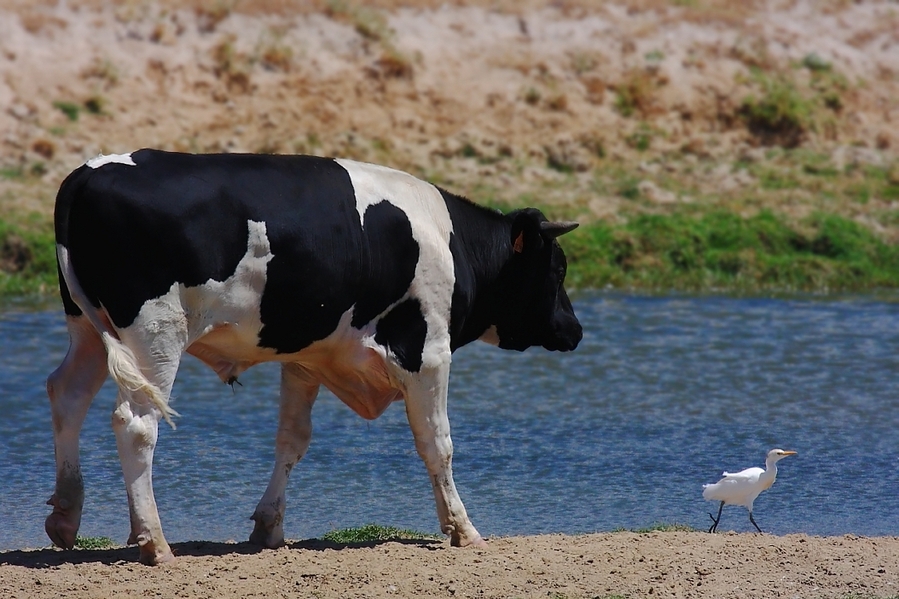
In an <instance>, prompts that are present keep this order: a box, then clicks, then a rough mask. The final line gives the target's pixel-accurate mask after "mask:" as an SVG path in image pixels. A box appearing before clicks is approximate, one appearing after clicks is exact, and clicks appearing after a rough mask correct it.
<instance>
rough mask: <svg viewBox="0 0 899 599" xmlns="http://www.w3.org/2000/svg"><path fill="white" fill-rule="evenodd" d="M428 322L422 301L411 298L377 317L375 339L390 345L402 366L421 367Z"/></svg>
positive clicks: (410, 370) (413, 369)
mask: <svg viewBox="0 0 899 599" xmlns="http://www.w3.org/2000/svg"><path fill="white" fill-rule="evenodd" d="M427 334H428V324H427V322H425V317H424V315H423V314H422V312H421V303H420V302H419V301H418V300H417V299H415V298H409V299H407V300H404V301H402V302H400V303H399V304H397V305H396V306H394V307H393V308H392V309H391V310H390V312H388V313H387V315H386V316H384V318H382V319H381V320H380V321H378V325H377V327H376V332H375V342H377V343H378V344H379V345H384V346H386V347H387V348H389V349H390V351H391V352H392V353H393V355H394V356H396V359H397V361H398V362H399V363H400V366H402V367H403V368H405V369H406V370H408V371H409V372H418V371H420V370H421V365H422V354H423V353H424V347H425V337H426V336H427Z"/></svg>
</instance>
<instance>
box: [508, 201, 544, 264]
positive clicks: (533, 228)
mask: <svg viewBox="0 0 899 599" xmlns="http://www.w3.org/2000/svg"><path fill="white" fill-rule="evenodd" d="M538 215H539V212H537V211H536V210H533V209H531V208H526V209H524V210H521V211H519V212H518V213H517V214H516V215H515V218H514V219H513V220H512V239H511V241H512V250H513V251H514V252H515V253H516V254H522V253H524V252H526V251H527V252H530V251H533V250H537V249H540V248H541V247H543V239H542V237H541V235H540V220H541V219H540V218H539V217H538Z"/></svg>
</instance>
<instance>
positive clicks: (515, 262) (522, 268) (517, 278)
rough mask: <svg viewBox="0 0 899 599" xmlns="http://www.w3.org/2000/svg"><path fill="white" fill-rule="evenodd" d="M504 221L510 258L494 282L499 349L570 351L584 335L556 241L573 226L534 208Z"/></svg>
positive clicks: (563, 256)
mask: <svg viewBox="0 0 899 599" xmlns="http://www.w3.org/2000/svg"><path fill="white" fill-rule="evenodd" d="M507 218H508V219H509V220H510V222H511V233H510V239H509V242H510V244H511V247H512V254H511V258H510V259H509V260H508V262H507V263H506V265H505V266H504V267H503V270H502V272H501V273H500V276H499V279H498V280H497V292H498V293H497V295H498V299H499V302H498V305H497V306H495V325H496V333H497V336H498V337H499V346H500V347H502V348H504V349H515V350H518V351H524V350H525V349H527V348H529V347H532V346H542V347H544V348H546V349H548V350H552V351H571V350H573V349H574V348H576V347H577V344H578V343H579V342H580V340H581V336H582V330H581V324H580V323H579V322H578V319H577V316H575V315H574V309H573V308H572V307H571V300H569V299H568V294H567V293H565V288H564V287H563V286H562V284H563V283H564V281H565V271H566V269H567V266H568V264H567V262H566V260H565V254H564V253H563V252H562V248H561V246H559V242H558V241H556V237H558V236H559V235H562V234H564V233H568V232H569V231H571V230H573V229H574V228H575V227H577V223H574V222H570V223H556V222H550V221H547V220H546V217H545V216H543V214H542V213H541V212H540V211H539V210H536V209H534V208H525V209H523V210H516V211H514V212H511V213H510V214H509V215H508V216H507Z"/></svg>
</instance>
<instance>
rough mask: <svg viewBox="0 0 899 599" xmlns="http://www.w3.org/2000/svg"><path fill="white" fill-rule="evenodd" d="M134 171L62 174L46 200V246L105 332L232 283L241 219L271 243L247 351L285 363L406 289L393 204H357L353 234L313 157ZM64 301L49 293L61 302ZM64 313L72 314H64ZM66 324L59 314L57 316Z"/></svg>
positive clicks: (337, 180)
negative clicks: (255, 329) (52, 228)
mask: <svg viewBox="0 0 899 599" xmlns="http://www.w3.org/2000/svg"><path fill="white" fill-rule="evenodd" d="M131 157H132V159H133V160H134V162H135V164H136V166H131V165H125V164H118V163H110V164H106V165H104V166H102V167H100V168H98V169H91V168H90V167H82V168H80V169H78V170H77V171H75V172H74V173H72V175H70V177H69V178H68V179H67V182H66V183H64V185H63V188H61V190H60V193H59V196H58V198H57V218H56V225H57V239H58V240H59V241H60V243H63V244H64V245H65V246H66V247H68V249H69V253H70V255H71V257H72V264H73V267H74V269H75V274H76V276H77V277H78V279H79V281H80V282H81V286H82V288H83V289H84V291H85V294H86V295H87V297H88V299H89V300H90V301H91V303H92V304H93V305H94V306H100V305H102V306H103V307H104V308H106V310H107V311H108V312H109V314H110V317H111V318H112V321H113V323H114V324H115V325H116V326H117V327H127V326H129V325H130V324H131V323H133V322H134V319H135V318H136V317H137V314H138V313H139V311H140V309H141V307H142V306H143V305H144V303H145V302H147V301H148V300H150V299H153V298H156V297H159V296H161V295H163V294H164V293H166V292H168V291H169V289H171V287H172V285H173V284H174V283H181V284H184V285H185V286H188V287H191V286H197V285H201V284H204V283H206V282H207V281H209V280H210V279H212V280H215V281H223V280H225V279H227V278H228V277H230V276H232V275H233V274H234V272H235V269H236V266H237V264H238V263H239V262H240V260H241V259H242V258H243V257H244V255H245V254H246V252H247V237H248V233H249V229H248V221H255V222H262V223H265V227H266V235H267V237H268V240H269V243H270V245H271V251H272V255H273V257H272V259H271V260H270V261H269V263H268V268H267V273H266V276H267V279H266V287H265V289H264V291H263V295H262V300H261V305H260V311H261V318H262V323H263V327H262V330H261V331H260V343H259V344H260V346H263V347H269V348H273V349H275V350H276V351H277V352H279V353H290V352H296V351H299V350H301V349H303V348H304V347H307V346H308V345H309V344H311V343H313V342H314V341H316V340H319V339H323V338H325V337H327V336H328V335H329V334H331V333H332V332H333V331H334V330H335V328H336V327H337V324H338V322H339V319H340V317H341V315H343V314H344V313H345V312H346V311H347V310H349V309H350V308H351V307H352V306H353V305H354V304H357V303H358V304H359V308H360V309H359V311H358V314H356V315H355V317H354V319H353V322H354V323H357V324H359V323H362V324H364V322H363V321H366V322H367V321H368V320H371V319H372V318H374V317H375V316H377V315H379V314H381V313H383V312H384V311H385V310H387V308H388V307H389V306H390V305H392V304H393V303H395V302H397V301H398V300H399V299H400V298H401V297H402V296H403V294H404V293H405V292H406V291H407V290H408V288H409V286H410V284H411V282H412V278H413V276H414V273H415V265H416V263H417V262H418V257H419V248H418V244H417V243H416V242H415V240H414V239H413V237H412V228H411V224H410V223H409V219H408V217H407V216H406V215H405V214H404V213H403V212H402V211H401V210H399V209H398V208H396V206H394V205H392V204H390V203H389V200H390V198H385V199H386V200H388V202H381V203H378V204H375V205H373V206H369V208H368V210H367V211H366V215H365V221H366V222H365V224H366V227H365V229H363V226H362V223H360V222H359V214H358V212H357V211H356V197H355V191H354V189H353V185H352V182H351V180H350V176H349V173H347V171H346V169H344V168H343V167H342V166H340V164H338V163H337V162H336V161H334V160H332V159H329V158H320V157H313V156H276V155H252V154H205V155H190V154H179V153H171V152H160V151H157V150H140V151H138V152H134V153H133V154H132V155H131ZM67 295H68V293H67V291H66V290H65V289H64V288H63V300H64V301H65V300H66V297H67ZM69 303H70V302H66V305H67V311H69V310H70V309H71V310H72V311H74V310H76V309H77V306H75V305H74V303H72V304H71V306H69ZM70 313H72V312H70Z"/></svg>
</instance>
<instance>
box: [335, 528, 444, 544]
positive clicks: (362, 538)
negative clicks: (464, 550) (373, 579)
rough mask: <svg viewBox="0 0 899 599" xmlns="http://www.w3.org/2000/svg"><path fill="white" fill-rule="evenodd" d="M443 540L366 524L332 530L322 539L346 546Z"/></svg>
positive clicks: (434, 536) (400, 529) (420, 533)
mask: <svg viewBox="0 0 899 599" xmlns="http://www.w3.org/2000/svg"><path fill="white" fill-rule="evenodd" d="M442 538H443V537H442V536H438V535H433V534H428V533H423V532H418V531H414V530H407V529H402V528H395V527H393V526H381V525H379V524H366V525H364V526H359V527H356V528H343V529H339V530H332V531H331V532H328V533H325V534H324V535H322V537H321V539H322V540H323V541H330V542H332V543H340V544H346V545H352V544H356V543H371V542H373V541H402V540H412V541H432V540H440V539H442Z"/></svg>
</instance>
